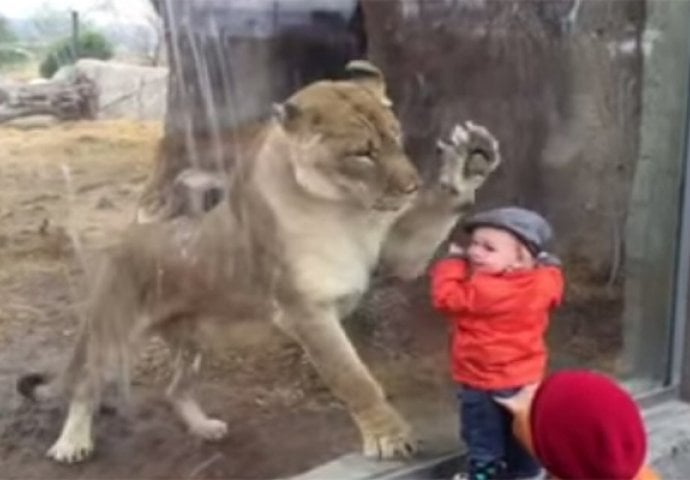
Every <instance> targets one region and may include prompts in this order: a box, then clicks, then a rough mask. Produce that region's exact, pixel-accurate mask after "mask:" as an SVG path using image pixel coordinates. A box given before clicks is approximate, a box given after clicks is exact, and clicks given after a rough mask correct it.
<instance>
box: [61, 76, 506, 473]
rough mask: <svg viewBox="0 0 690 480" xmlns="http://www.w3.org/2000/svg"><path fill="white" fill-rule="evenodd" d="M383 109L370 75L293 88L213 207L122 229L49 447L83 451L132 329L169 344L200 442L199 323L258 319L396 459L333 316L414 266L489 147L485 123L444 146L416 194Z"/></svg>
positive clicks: (390, 421)
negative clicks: (471, 166)
mask: <svg viewBox="0 0 690 480" xmlns="http://www.w3.org/2000/svg"><path fill="white" fill-rule="evenodd" d="M370 73H371V72H370ZM389 103H390V102H389V101H388V99H387V98H385V88H384V84H383V80H382V78H381V77H380V76H376V75H374V76H372V75H371V74H368V75H366V76H365V77H363V78H362V79H358V78H354V79H351V80H348V81H340V82H330V81H323V82H317V83H315V84H312V85H310V86H308V87H305V88H304V89H302V90H300V91H298V92H297V93H296V94H295V95H293V96H292V97H291V98H290V99H288V100H287V101H286V103H285V104H284V105H283V106H282V108H281V112H280V115H279V118H277V119H275V120H272V121H271V122H269V123H268V124H267V125H266V126H264V127H263V128H262V129H260V130H258V131H256V132H255V133H254V134H253V136H252V138H253V139H254V140H253V141H252V142H250V143H251V145H252V147H251V149H248V150H247V151H249V152H251V155H246V154H245V155H238V156H236V158H235V164H234V165H233V168H232V169H231V170H230V171H229V172H228V174H227V177H224V180H223V183H224V184H225V186H226V187H227V188H225V190H224V194H223V197H222V200H221V201H220V203H219V204H218V205H217V206H215V207H214V208H212V209H211V210H210V211H208V212H198V213H199V214H196V215H177V216H175V215H174V214H171V211H170V210H165V209H161V210H159V211H158V213H157V215H158V216H157V218H153V219H151V214H150V213H149V214H148V216H145V217H147V218H149V220H150V221H147V222H145V223H139V224H134V225H132V226H131V227H130V228H129V229H128V230H127V231H126V232H125V233H124V235H123V238H122V241H121V242H119V243H118V244H117V245H116V246H114V247H112V248H111V249H110V250H109V251H108V252H107V253H106V255H105V256H104V259H103V262H102V264H101V265H99V266H98V268H97V269H96V270H95V276H94V280H93V281H92V282H91V285H92V288H91V294H90V297H89V301H88V304H87V307H86V311H85V322H84V327H83V329H82V335H81V337H80V340H79V341H78V344H77V347H76V348H75V352H74V355H73V359H72V361H71V363H70V365H69V367H68V371H67V375H66V376H67V378H68V379H70V382H69V383H71V384H72V387H71V392H72V393H71V394H72V403H71V407H70V413H69V414H68V418H67V420H66V423H65V426H64V428H63V432H62V434H61V436H60V438H59V439H58V441H57V442H56V444H55V445H54V446H53V447H52V449H51V450H50V452H49V453H50V455H51V456H53V457H54V458H56V459H57V460H60V461H76V460H80V459H82V458H83V457H84V456H85V455H86V454H88V453H89V452H90V450H91V448H92V443H91V430H90V428H91V416H92V414H93V412H94V411H95V408H96V407H95V406H96V404H97V402H98V400H99V395H100V393H99V392H100V389H101V383H102V378H103V369H105V368H106V367H107V365H108V364H109V363H112V361H113V360H114V363H115V364H117V365H118V366H119V371H120V373H121V374H120V377H121V379H122V380H123V381H124V383H127V380H128V379H127V375H128V374H127V371H128V366H129V365H130V363H131V362H132V359H131V352H132V348H133V347H134V346H135V345H136V343H137V341H138V340H140V339H142V338H144V337H145V336H146V335H148V334H158V335H160V336H161V337H162V338H163V339H165V340H166V341H167V342H168V343H169V344H170V346H171V349H172V350H173V351H174V352H175V357H176V359H177V360H176V362H177V364H176V365H177V366H176V372H177V373H176V375H175V380H174V381H173V383H172V384H171V386H170V388H169V389H168V395H169V397H170V399H171V401H172V403H173V405H174V406H175V408H176V410H177V411H178V413H179V414H180V415H181V416H182V418H183V420H184V421H185V422H186V424H187V425H188V427H189V428H190V429H191V430H192V431H193V432H195V433H197V434H198V435H200V436H202V437H204V438H211V439H212V438H217V437H219V436H221V435H222V434H223V433H224V431H225V425H224V424H222V422H220V421H218V420H214V419H209V418H208V417H206V416H205V414H203V412H202V411H201V409H200V407H199V406H198V405H197V404H196V402H195V400H194V399H193V397H192V387H191V385H192V378H193V374H194V372H195V370H196V369H197V368H198V361H197V360H198V355H199V345H198V343H199V336H198V335H199V332H200V331H201V328H200V327H202V326H203V325H205V324H214V325H215V326H219V325H220V326H221V327H222V325H223V324H227V323H228V322H233V323H234V322H241V321H245V322H258V321H262V320H268V319H270V320H273V321H274V322H275V323H276V325H278V326H279V327H280V328H281V329H282V330H284V331H285V332H286V333H287V334H288V335H289V336H291V337H292V338H293V339H294V340H296V341H297V342H298V343H300V344H301V345H302V347H303V348H304V350H305V351H306V353H307V354H308V356H309V357H310V358H311V360H312V362H313V363H314V365H315V366H316V368H317V370H318V371H319V372H320V374H321V375H322V377H323V379H324V381H325V382H326V383H327V384H328V385H329V386H330V388H331V390H332V391H333V392H334V394H335V395H337V396H338V397H339V398H340V399H341V400H343V402H344V403H345V404H346V405H347V407H348V409H349V410H350V412H351V413H352V415H353V417H354V419H355V421H356V422H357V424H358V426H359V427H360V430H361V431H362V435H363V440H364V450H365V453H367V454H369V455H372V456H379V457H390V456H394V455H397V454H406V453H408V452H409V450H410V449H411V448H412V444H411V441H410V436H409V435H410V432H409V429H408V427H407V425H406V424H405V422H404V421H403V420H402V419H401V418H400V417H399V416H398V414H397V413H396V412H395V410H394V409H393V408H392V407H391V406H390V405H389V404H388V403H387V401H386V399H385V395H384V393H383V390H382V389H381V387H380V386H379V385H378V383H377V382H376V381H375V380H374V378H373V377H372V376H371V374H370V373H369V371H368V369H367V368H366V366H365V365H364V364H363V363H362V362H361V360H360V359H359V357H358V356H357V354H356V352H355V350H354V348H353V347H352V345H351V344H350V342H349V340H348V339H347V336H346V335H345V333H344V331H343V330H342V328H341V326H340V324H339V321H340V319H341V318H343V316H345V315H346V314H348V313H349V312H350V311H351V310H352V309H353V308H354V307H355V306H356V305H357V302H358V301H359V299H360V297H361V296H362V294H363V293H364V292H365V290H366V289H367V287H368V282H369V278H370V276H371V274H372V272H373V270H374V269H375V268H381V267H383V268H387V269H388V271H390V272H392V273H394V274H398V275H401V276H405V277H413V276H416V275H419V274H420V273H421V272H422V271H423V268H424V266H425V264H426V262H427V261H428V259H429V258H430V256H431V255H432V254H433V252H434V250H435V249H436V247H437V246H438V244H439V243H440V242H441V241H442V240H443V239H444V238H445V236H446V235H447V233H448V232H449V230H450V229H451V228H452V226H453V224H454V223H455V221H456V220H457V218H458V216H459V214H460V211H461V207H462V206H464V205H468V204H470V203H471V202H472V201H473V199H474V190H475V189H476V188H477V187H478V186H479V185H480V184H481V181H483V180H484V179H485V178H486V176H487V175H488V174H489V173H490V172H491V171H492V170H493V169H494V168H495V167H496V165H497V164H498V152H497V147H496V145H495V142H494V143H492V142H493V139H492V137H490V135H489V134H488V133H486V131H483V133H482V132H479V133H477V132H478V131H475V132H473V135H474V140H471V139H469V137H468V138H464V137H463V138H462V139H461V140H462V141H460V140H458V141H456V143H455V144H454V145H449V144H445V148H446V150H445V153H446V154H447V155H450V156H452V155H455V157H454V158H446V159H444V158H442V161H444V162H446V164H445V170H444V171H446V178H445V179H444V178H441V179H440V183H435V184H432V185H428V186H426V187H425V188H424V189H423V190H422V191H421V192H418V189H419V187H420V179H419V177H418V175H417V172H416V170H415V168H414V167H413V164H412V163H411V162H410V160H409V159H408V158H407V157H406V155H405V153H404V151H403V147H402V138H401V131H400V126H399V124H398V121H397V119H396V118H395V116H394V114H393V112H392V110H391V109H390V106H389ZM461 130H462V129H461ZM458 131H459V130H458ZM472 141H474V142H475V145H473V146H474V148H475V149H479V150H480V151H481V152H480V153H481V154H482V155H483V156H482V159H483V160H482V162H484V164H485V166H486V165H488V167H487V168H486V169H485V171H484V172H483V173H482V174H481V176H480V177H481V178H480V177H478V176H477V175H475V176H473V177H472V178H467V177H466V176H465V174H464V172H465V169H466V167H467V164H468V162H470V161H476V160H477V159H476V158H475V159H474V160H473V159H471V158H469V153H468V151H469V150H468V149H467V145H465V143H467V142H470V143H471V142H472ZM463 142H465V143H463ZM487 142H488V143H487ZM245 153H246V152H245ZM449 169H450V170H452V171H451V172H450V173H449V172H448V170H449ZM453 169H454V170H453ZM161 172H163V170H160V169H159V170H157V173H154V175H157V174H158V175H161V174H162V173H161ZM453 175H455V177H453ZM478 179H479V180H478ZM156 183H158V184H160V179H156V178H154V180H153V182H152V184H156ZM153 203H155V202H153ZM162 203H164V202H162ZM149 205H150V204H149ZM173 213H174V212H173ZM155 216H156V215H154V217H155ZM171 217H172V218H171Z"/></svg>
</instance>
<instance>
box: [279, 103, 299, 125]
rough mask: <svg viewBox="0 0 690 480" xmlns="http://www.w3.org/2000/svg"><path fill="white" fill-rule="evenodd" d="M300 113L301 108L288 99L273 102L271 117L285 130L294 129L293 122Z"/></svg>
mask: <svg viewBox="0 0 690 480" xmlns="http://www.w3.org/2000/svg"><path fill="white" fill-rule="evenodd" d="M301 114H302V110H301V109H300V108H299V107H298V106H297V105H295V104H294V103H291V102H289V101H288V102H285V103H274V104H273V117H274V118H275V119H276V120H278V122H280V123H281V124H282V125H283V127H284V128H285V129H286V130H291V129H294V127H295V122H296V121H297V119H298V118H299V117H300V116H301Z"/></svg>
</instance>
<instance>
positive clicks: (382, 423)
mask: <svg viewBox="0 0 690 480" xmlns="http://www.w3.org/2000/svg"><path fill="white" fill-rule="evenodd" d="M356 421H357V424H358V426H359V429H360V431H361V433H362V440H363V454H364V456H366V457H368V458H373V459H377V460H388V459H392V458H400V457H402V458H408V457H411V456H412V455H413V454H414V453H416V451H417V449H418V443H417V441H416V440H414V439H413V437H412V429H411V428H410V426H409V425H408V424H407V422H405V421H404V420H403V419H402V417H400V415H399V414H398V412H396V411H395V410H394V409H393V408H392V407H390V406H389V405H383V406H381V407H377V408H375V409H371V410H368V411H366V412H363V413H361V414H359V415H357V416H356Z"/></svg>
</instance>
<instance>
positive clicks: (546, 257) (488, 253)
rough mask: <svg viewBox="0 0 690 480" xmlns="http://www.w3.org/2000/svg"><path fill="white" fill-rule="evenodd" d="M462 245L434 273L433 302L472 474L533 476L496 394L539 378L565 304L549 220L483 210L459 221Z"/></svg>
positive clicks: (488, 479)
mask: <svg viewBox="0 0 690 480" xmlns="http://www.w3.org/2000/svg"><path fill="white" fill-rule="evenodd" d="M465 229H466V230H467V231H468V233H470V234H471V236H472V238H471V242H470V244H469V246H468V247H467V249H466V250H461V249H460V248H459V247H457V246H453V245H452V246H451V247H452V251H451V252H450V255H449V256H448V257H447V258H445V259H443V260H441V261H439V262H438V263H436V265H435V266H434V267H433V269H432V272H431V296H432V301H433V305H434V307H435V308H436V309H437V310H438V311H440V312H442V313H443V314H445V315H446V316H447V318H448V320H449V321H450V323H451V326H452V337H453V338H452V351H451V357H452V358H451V363H452V365H451V367H452V373H453V378H454V380H455V381H456V382H457V384H458V386H459V388H458V399H459V402H460V410H461V419H462V437H463V439H464V441H465V443H466V444H467V448H468V465H469V471H468V475H467V476H468V478H469V479H470V480H492V479H496V478H502V479H503V478H507V479H524V478H539V476H540V475H541V472H542V469H541V466H540V465H539V463H537V461H535V459H534V458H533V457H532V456H531V455H530V453H529V452H528V451H526V450H525V449H524V448H523V447H522V446H521V444H520V443H519V442H518V441H517V440H516V439H515V437H514V436H513V434H512V431H511V428H510V425H511V421H512V419H511V417H510V415H509V414H508V413H507V412H506V411H505V410H504V409H502V408H501V407H500V406H499V405H497V404H496V403H495V402H494V401H493V398H494V397H510V396H512V395H514V394H515V393H516V392H517V391H519V390H520V389H521V388H522V387H523V386H525V385H528V384H533V383H535V382H538V381H540V380H541V379H542V377H543V376H544V373H545V369H546V360H547V358H546V357H547V353H546V345H545V341H544V335H545V332H546V329H547V326H548V320H549V313H550V311H551V310H552V309H553V308H554V307H555V306H557V305H558V304H559V303H560V301H561V296H562V293H563V277H562V274H561V269H560V263H559V262H558V260H557V259H556V258H555V257H554V256H552V255H550V254H548V253H546V252H545V251H544V246H545V244H546V242H548V241H549V240H550V238H551V227H550V226H549V224H548V222H547V221H546V220H545V219H544V218H542V217H541V216H540V215H539V214H537V213H535V212H532V211H530V210H525V209H522V208H518V207H507V208H499V209H494V210H489V211H487V212H483V213H479V214H477V215H475V216H473V217H471V218H470V219H469V220H468V221H467V222H466V223H465Z"/></svg>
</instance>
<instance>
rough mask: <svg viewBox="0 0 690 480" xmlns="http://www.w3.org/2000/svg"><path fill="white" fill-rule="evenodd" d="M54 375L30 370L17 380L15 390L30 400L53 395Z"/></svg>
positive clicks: (33, 400)
mask: <svg viewBox="0 0 690 480" xmlns="http://www.w3.org/2000/svg"><path fill="white" fill-rule="evenodd" d="M53 380H54V376H53V375H51V374H49V373H45V372H32V373H27V374H25V375H22V376H21V377H19V379H18V380H17V384H16V387H17V392H19V394H20V395H21V396H22V397H24V398H26V399H27V400H31V401H32V402H36V401H38V400H41V399H43V398H46V397H51V396H53V395H54V394H53V388H54V386H55V382H54V381H53Z"/></svg>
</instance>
